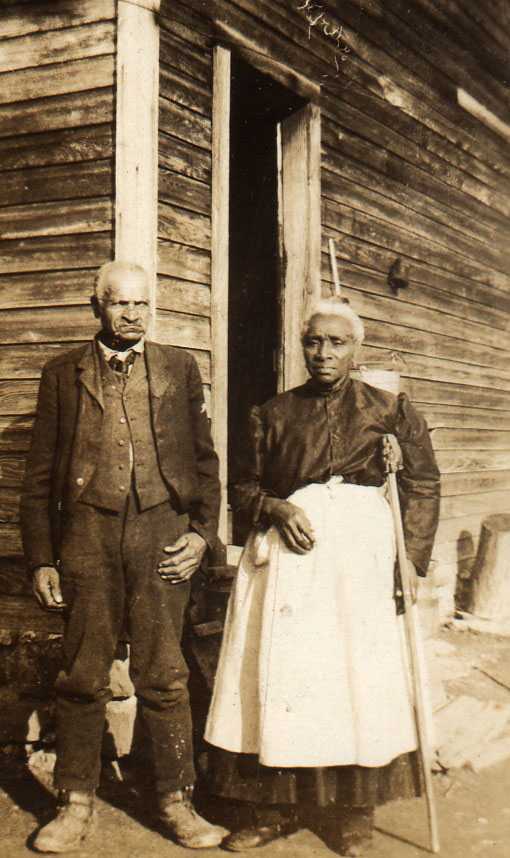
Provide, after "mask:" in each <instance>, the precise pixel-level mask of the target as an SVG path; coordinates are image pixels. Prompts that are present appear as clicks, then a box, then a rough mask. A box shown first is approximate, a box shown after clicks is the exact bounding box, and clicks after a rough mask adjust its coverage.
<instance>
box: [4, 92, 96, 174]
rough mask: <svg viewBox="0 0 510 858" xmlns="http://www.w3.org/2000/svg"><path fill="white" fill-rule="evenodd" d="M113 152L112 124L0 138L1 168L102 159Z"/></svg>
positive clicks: (14, 168) (21, 168)
mask: <svg viewBox="0 0 510 858" xmlns="http://www.w3.org/2000/svg"><path fill="white" fill-rule="evenodd" d="M112 107H113V105H112ZM112 153H113V142H112V127H111V124H106V125H105V124H102V125H94V126H90V127H85V128H71V129H65V130H64V129H62V130H59V131H48V132H41V133H40V134H22V135H21V134H20V135H16V136H14V137H8V138H0V164H1V169H2V170H25V169H28V168H29V167H39V166H44V165H49V164H67V163H74V162H77V161H100V160H103V159H106V158H111V157H112Z"/></svg>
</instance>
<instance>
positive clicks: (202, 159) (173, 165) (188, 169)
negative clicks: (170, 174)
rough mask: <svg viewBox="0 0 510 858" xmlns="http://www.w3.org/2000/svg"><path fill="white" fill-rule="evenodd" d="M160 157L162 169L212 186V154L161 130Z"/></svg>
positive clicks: (159, 140) (159, 141)
mask: <svg viewBox="0 0 510 858" xmlns="http://www.w3.org/2000/svg"><path fill="white" fill-rule="evenodd" d="M158 157H159V164H160V167H163V168H165V169H168V170H173V171H174V172H175V173H179V174H180V175H181V176H187V177H188V178H190V179H196V180H197V181H200V182H205V183H206V184H208V185H209V186H210V184H211V153H210V151H205V150H204V149H197V148H195V146H193V145H191V144H190V143H187V142H186V141H184V140H178V139H177V137H171V136H169V135H167V134H165V133H164V132H163V131H162V130H161V129H160V133H159V135H158ZM160 181H161V173H160Z"/></svg>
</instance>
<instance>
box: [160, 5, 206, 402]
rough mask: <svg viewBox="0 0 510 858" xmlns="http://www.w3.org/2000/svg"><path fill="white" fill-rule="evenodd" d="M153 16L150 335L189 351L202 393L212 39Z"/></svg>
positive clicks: (166, 12)
mask: <svg viewBox="0 0 510 858" xmlns="http://www.w3.org/2000/svg"><path fill="white" fill-rule="evenodd" d="M171 5H172V6H173V4H171ZM177 5H179V4H177ZM160 24H161V27H160V81H159V85H160V97H159V184H158V214H159V218H158V251H159V252H158V267H157V272H158V285H157V292H156V338H157V339H158V341H159V342H163V343H169V344H170V345H173V346H178V347H181V348H186V349H188V350H189V351H191V353H192V354H193V355H194V356H195V358H196V359H197V362H198V365H199V368H200V371H201V374H202V380H203V382H204V386H205V393H206V399H207V398H208V393H209V389H210V381H211V323H210V315H211V289H210V285H211V115H212V47H211V45H210V43H209V42H208V41H206V40H205V39H204V37H203V35H202V34H201V33H200V31H196V30H193V29H191V28H190V27H187V26H185V24H183V22H182V21H181V20H178V21H176V20H175V19H174V17H173V15H172V14H171V12H170V10H167V9H166V8H165V7H164V8H163V9H162V14H161V17H160Z"/></svg>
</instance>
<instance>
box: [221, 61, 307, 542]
mask: <svg viewBox="0 0 510 858" xmlns="http://www.w3.org/2000/svg"><path fill="white" fill-rule="evenodd" d="M305 103H306V102H305V101H304V100H303V99H302V98H299V97H298V96H296V95H295V94H294V93H293V92H291V91H290V90H288V89H286V88H285V87H283V86H282V85H281V84H279V83H277V82H276V81H274V80H273V79H272V78H270V77H268V76H267V75H264V74H262V73H260V72H258V71H257V70H255V69H254V68H252V67H251V66H249V65H248V64H247V63H245V62H243V61H242V60H239V59H237V58H234V57H233V58H232V79H231V114H230V224H229V304H228V312H229V323H228V366H229V369H228V389H229V395H228V478H229V482H231V481H232V480H233V479H235V473H236V463H237V461H238V460H239V457H240V456H241V455H242V450H241V440H242V436H243V433H244V429H245V427H246V420H247V416H248V413H249V410H250V408H251V406H252V405H254V404H260V403H262V402H265V401H266V400H267V399H269V398H270V397H271V396H274V395H275V394H276V392H277V389H278V360H279V349H280V347H281V330H280V328H281V313H280V300H281V282H282V272H281V261H280V258H279V256H280V253H279V247H280V241H279V234H278V229H279V226H278V223H279V220H278V147H277V139H278V132H277V127H278V123H279V122H281V121H282V120H283V119H285V118H286V117H288V116H289V115H290V114H291V113H293V112H295V111H296V110H298V109H300V108H301V107H303V105H304V104H305ZM229 530H230V533H229V542H233V543H234V544H237V545H240V544H242V542H243V541H244V538H245V536H246V523H245V522H240V521H237V520H236V521H234V522H233V523H231V526H230V528H229Z"/></svg>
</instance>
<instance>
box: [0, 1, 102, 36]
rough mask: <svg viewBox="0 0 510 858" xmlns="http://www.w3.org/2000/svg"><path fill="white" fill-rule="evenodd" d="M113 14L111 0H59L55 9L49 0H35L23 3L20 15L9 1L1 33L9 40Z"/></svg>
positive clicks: (87, 22) (92, 20)
mask: <svg viewBox="0 0 510 858" xmlns="http://www.w3.org/2000/svg"><path fill="white" fill-rule="evenodd" d="M18 5H19V4H18ZM14 6H16V4H14ZM114 17H115V2H114V0H80V3H76V0H59V3H58V8H56V7H55V3H54V2H51V0H42V2H41V0H39V2H37V3H34V2H30V3H27V5H26V6H25V8H24V9H23V12H22V14H20V10H19V9H15V8H12V4H11V10H6V11H5V13H4V15H3V20H2V31H1V35H2V37H3V38H5V39H12V38H14V37H16V36H18V37H19V36H26V35H28V34H29V33H38V32H44V31H46V30H61V29H67V28H68V27H70V26H72V27H78V26H79V25H80V24H91V23H93V22H94V21H102V20H110V19H113V18H114Z"/></svg>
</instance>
